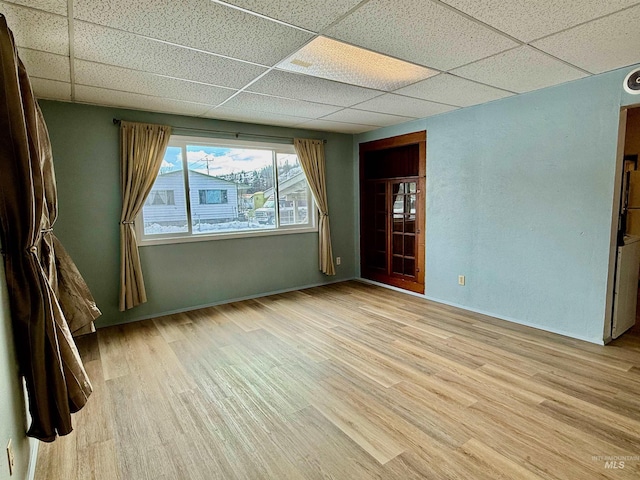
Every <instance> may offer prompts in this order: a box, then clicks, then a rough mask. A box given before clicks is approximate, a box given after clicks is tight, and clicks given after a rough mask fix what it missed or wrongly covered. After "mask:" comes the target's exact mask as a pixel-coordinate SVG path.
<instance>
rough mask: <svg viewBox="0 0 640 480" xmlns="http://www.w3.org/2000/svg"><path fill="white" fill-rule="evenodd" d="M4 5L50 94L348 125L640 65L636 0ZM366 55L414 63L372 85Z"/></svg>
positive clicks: (408, 116)
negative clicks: (323, 55) (367, 75)
mask: <svg viewBox="0 0 640 480" xmlns="http://www.w3.org/2000/svg"><path fill="white" fill-rule="evenodd" d="M0 13H2V14H4V15H5V16H6V17H7V21H8V23H9V27H10V28H11V29H12V31H13V32H14V35H15V39H16V43H17V45H18V47H19V53H20V56H21V58H22V59H23V61H24V63H25V64H26V66H27V71H28V72H29V74H30V76H31V78H32V82H33V88H34V91H35V94H36V96H38V97H39V98H44V99H53V100H63V101H72V102H79V103H88V104H96V105H109V106H117V107H124V108H132V109H139V110H151V111H158V112H166V113H177V114H182V115H191V116H198V117H205V118H219V119H228V120H234V121H243V122H252V123H263V124H269V125H281V126H288V127H294V126H295V127H300V128H309V129H317V130H326V131H335V132H343V133H360V132H364V131H368V130H374V129H376V128H379V127H382V126H388V125H394V124H398V123H403V122H407V121H409V120H412V119H416V118H423V117H428V116H431V115H437V114H440V113H444V112H448V111H451V110H455V109H457V108H464V107H469V106H472V105H477V104H481V103H485V102H490V101H493V100H497V99H500V98H505V97H508V96H511V95H517V94H520V93H525V92H529V91H532V90H537V89H540V88H544V87H548V86H551V85H557V84H560V83H564V82H568V81H572V80H576V79H579V78H583V77H587V76H589V75H593V74H597V73H602V72H605V71H609V70H613V69H616V68H620V67H624V66H627V65H632V64H635V63H640V49H639V48H638V45H640V28H638V25H640V1H636V0H606V1H604V0H580V1H566V0H537V1H531V0H363V1H358V0H315V1H309V0H289V1H285V0H228V1H226V2H222V1H217V0H135V1H131V0H7V1H2V0H0ZM334 41H339V42H342V44H339V43H338V44H336V43H335V42H334ZM317 46H321V47H322V48H320V49H318V48H316V47H317ZM325 47H326V48H325ZM353 47H361V48H363V49H365V50H366V51H365V52H362V51H360V53H358V51H357V50H356V49H355V48H353ZM327 49H328V50H329V51H333V52H334V54H336V57H334V58H333V59H329V60H326V59H323V58H321V57H319V56H318V55H320V54H319V53H318V52H319V51H324V50H327ZM376 53H378V54H383V55H386V56H388V57H390V58H386V59H385V58H382V59H379V60H375V55H374V54H376ZM370 58H374V59H373V60H370ZM359 60H362V62H366V63H367V64H368V66H369V67H371V66H375V67H379V68H378V70H379V71H382V72H383V73H384V74H385V75H387V74H388V72H389V71H391V72H393V71H394V70H396V67H395V65H396V64H397V65H400V66H402V65H401V64H400V62H398V60H401V61H403V62H406V63H405V64H404V66H403V67H402V71H403V72H404V75H405V76H401V74H400V69H397V71H398V78H385V79H384V81H380V82H370V81H368V80H367V79H366V78H364V77H363V76H362V75H361V73H363V72H364V73H366V71H365V70H366V68H364V66H363V67H362V68H360V67H358V66H357V65H356V66H354V65H352V64H353V63H354V62H356V63H357V62H358V61H359ZM374 70H375V69H374Z"/></svg>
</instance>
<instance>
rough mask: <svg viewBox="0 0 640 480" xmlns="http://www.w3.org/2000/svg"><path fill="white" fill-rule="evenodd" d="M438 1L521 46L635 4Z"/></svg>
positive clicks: (617, 0)
mask: <svg viewBox="0 0 640 480" xmlns="http://www.w3.org/2000/svg"><path fill="white" fill-rule="evenodd" d="M442 1H443V2H444V3H448V4H449V5H451V6H453V7H455V8H457V9H458V10H461V11H463V12H465V13H467V14H469V15H471V16H472V17H475V18H477V19H478V20H481V21H483V22H485V23H487V24H489V25H491V26H493V27H495V28H497V29H498V30H501V31H503V32H505V33H508V34H509V35H511V36H513V37H515V38H518V39H519V40H522V41H523V42H530V41H531V40H535V39H536V38H541V37H544V36H546V35H550V34H552V33H555V32H559V31H560V30H564V29H566V28H569V27H573V26H574V25H578V24H580V23H583V22H587V21H589V20H593V19H595V18H598V17H601V16H603V15H607V14H609V13H613V12H616V11H618V10H620V9H622V8H625V7H629V6H631V5H633V4H635V3H637V1H638V0H606V1H605V0H579V1H558V0H535V1H531V0H510V1H508V2H505V1H504V0H442Z"/></svg>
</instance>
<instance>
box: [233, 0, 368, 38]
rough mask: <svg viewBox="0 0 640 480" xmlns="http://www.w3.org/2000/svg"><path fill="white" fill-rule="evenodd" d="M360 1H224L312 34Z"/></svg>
mask: <svg viewBox="0 0 640 480" xmlns="http://www.w3.org/2000/svg"><path fill="white" fill-rule="evenodd" d="M360 1H361V0H315V1H312V2H310V1H309V0H297V1H291V0H288V1H286V0H276V1H274V0H226V3H230V4H232V5H236V6H238V7H242V8H245V9H247V10H251V11H252V12H256V13H260V14H262V15H266V16H267V17H270V18H275V19H277V20H280V21H282V22H286V23H289V24H291V25H297V26H298V27H302V28H306V29H308V30H312V31H314V32H319V31H320V30H321V29H323V28H324V27H326V26H327V25H329V24H331V23H332V22H334V21H335V20H337V19H338V18H340V17H341V16H342V15H344V14H345V13H347V12H348V11H349V10H350V9H351V8H353V7H355V6H356V5H357V4H358V3H360Z"/></svg>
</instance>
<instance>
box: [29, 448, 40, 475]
mask: <svg viewBox="0 0 640 480" xmlns="http://www.w3.org/2000/svg"><path fill="white" fill-rule="evenodd" d="M39 446H40V441H39V440H37V439H35V438H29V470H27V480H34V479H35V477H36V463H37V462H38V447H39Z"/></svg>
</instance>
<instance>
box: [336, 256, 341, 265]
mask: <svg viewBox="0 0 640 480" xmlns="http://www.w3.org/2000/svg"><path fill="white" fill-rule="evenodd" d="M341 263H342V257H336V265H340V264H341Z"/></svg>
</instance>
